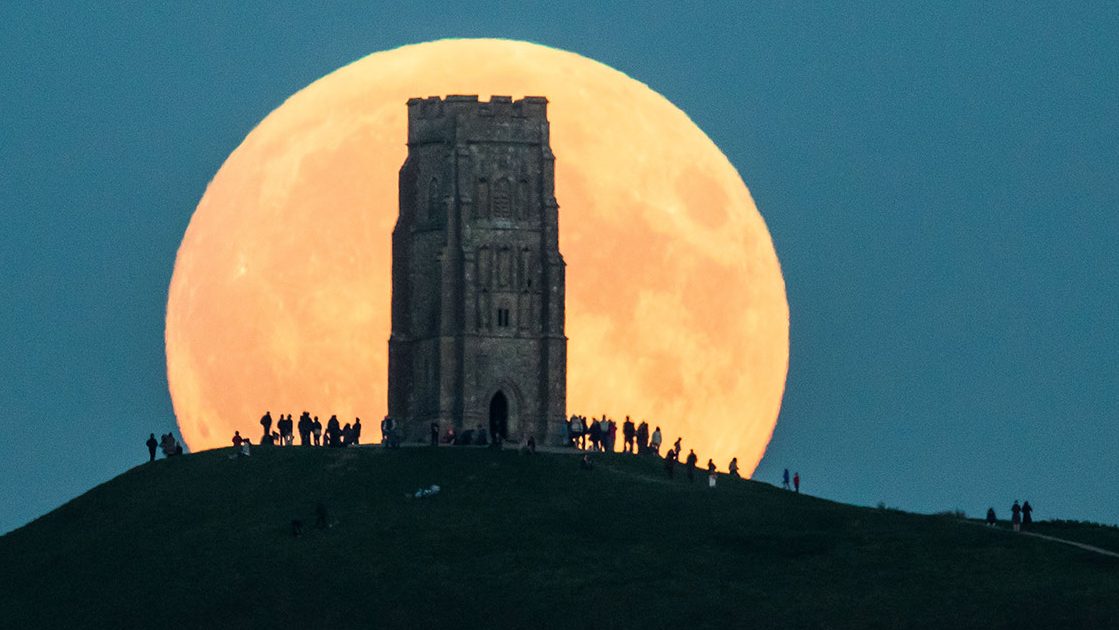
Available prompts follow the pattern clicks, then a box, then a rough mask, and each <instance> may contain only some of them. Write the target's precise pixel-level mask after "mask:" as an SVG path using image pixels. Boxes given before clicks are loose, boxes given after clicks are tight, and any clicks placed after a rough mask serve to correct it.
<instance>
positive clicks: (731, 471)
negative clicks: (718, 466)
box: [727, 457, 738, 477]
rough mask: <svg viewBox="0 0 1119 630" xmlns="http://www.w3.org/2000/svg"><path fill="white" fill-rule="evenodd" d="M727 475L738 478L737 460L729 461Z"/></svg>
mask: <svg viewBox="0 0 1119 630" xmlns="http://www.w3.org/2000/svg"><path fill="white" fill-rule="evenodd" d="M727 474H729V475H730V476H731V477H737V476H738V458H737V457H734V458H732V459H731V460H730V466H727Z"/></svg>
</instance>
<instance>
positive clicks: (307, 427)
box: [296, 411, 312, 446]
mask: <svg viewBox="0 0 1119 630" xmlns="http://www.w3.org/2000/svg"><path fill="white" fill-rule="evenodd" d="M311 424H312V422H311V414H309V413H307V412H306V411H304V412H303V413H302V414H300V416H299V424H298V425H296V428H297V429H298V430H299V445H300V446H310V445H311Z"/></svg>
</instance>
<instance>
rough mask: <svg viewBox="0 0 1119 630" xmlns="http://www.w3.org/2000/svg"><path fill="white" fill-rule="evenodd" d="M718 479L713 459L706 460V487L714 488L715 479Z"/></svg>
mask: <svg viewBox="0 0 1119 630" xmlns="http://www.w3.org/2000/svg"><path fill="white" fill-rule="evenodd" d="M716 479H718V474H717V472H716V471H715V460H712V459H709V460H707V487H709V488H714V487H715V480H716Z"/></svg>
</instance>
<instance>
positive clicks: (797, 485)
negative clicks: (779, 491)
mask: <svg viewBox="0 0 1119 630" xmlns="http://www.w3.org/2000/svg"><path fill="white" fill-rule="evenodd" d="M793 489H794V490H796V493H797V494H800V473H799V472H795V473H793Z"/></svg>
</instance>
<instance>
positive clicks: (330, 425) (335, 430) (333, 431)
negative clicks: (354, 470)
mask: <svg viewBox="0 0 1119 630" xmlns="http://www.w3.org/2000/svg"><path fill="white" fill-rule="evenodd" d="M326 443H327V446H332V447H338V446H341V445H342V428H341V427H340V426H338V416H330V420H327V421H326Z"/></svg>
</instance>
